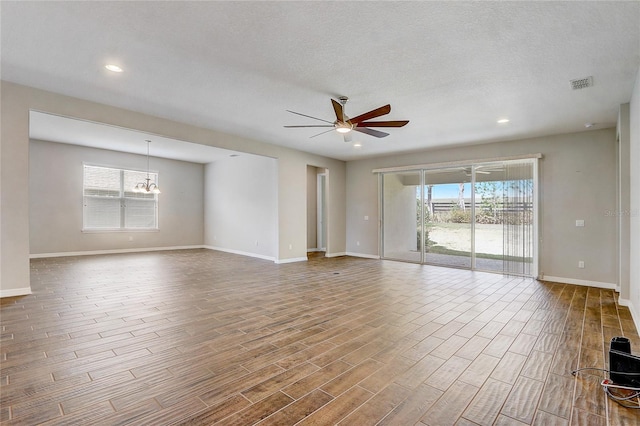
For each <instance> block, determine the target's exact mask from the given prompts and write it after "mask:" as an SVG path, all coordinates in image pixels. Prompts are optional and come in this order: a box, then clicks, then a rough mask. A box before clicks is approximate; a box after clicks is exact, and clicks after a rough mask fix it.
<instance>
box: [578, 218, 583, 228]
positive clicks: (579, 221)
mask: <svg viewBox="0 0 640 426" xmlns="http://www.w3.org/2000/svg"><path fill="white" fill-rule="evenodd" d="M576 226H580V227H582V226H584V219H577V220H576Z"/></svg>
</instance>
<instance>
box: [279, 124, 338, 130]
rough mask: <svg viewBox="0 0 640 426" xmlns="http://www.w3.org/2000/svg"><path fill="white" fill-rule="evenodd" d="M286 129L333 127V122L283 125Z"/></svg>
mask: <svg viewBox="0 0 640 426" xmlns="http://www.w3.org/2000/svg"><path fill="white" fill-rule="evenodd" d="M284 127H286V128H288V129H295V128H298V127H335V126H334V125H333V124H308V125H304V126H284Z"/></svg>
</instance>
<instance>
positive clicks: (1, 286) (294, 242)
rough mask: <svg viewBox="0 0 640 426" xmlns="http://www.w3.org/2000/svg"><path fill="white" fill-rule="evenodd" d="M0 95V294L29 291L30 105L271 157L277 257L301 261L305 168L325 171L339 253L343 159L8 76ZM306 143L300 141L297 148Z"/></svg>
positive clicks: (330, 251) (332, 244)
mask: <svg viewBox="0 0 640 426" xmlns="http://www.w3.org/2000/svg"><path fill="white" fill-rule="evenodd" d="M0 93H1V102H2V103H1V106H0V107H1V109H2V114H1V120H2V122H1V124H2V126H1V134H0V137H1V140H2V145H1V147H0V161H1V165H0V172H1V175H0V205H1V206H2V216H1V217H0V247H1V251H0V256H1V257H0V297H6V296H15V295H20V294H28V293H29V292H30V284H29V251H30V249H29V191H28V190H25V186H28V181H29V110H37V111H42V112H47V113H52V114H58V115H63V116H68V117H74V118H79V119H83V120H89V121H95V122H99V123H105V124H110V125H114V126H119V127H124V128H127V129H133V130H137V131H141V132H147V133H152V134H157V135H161V136H167V137H170V138H174V139H178V140H183V141H189V142H193V143H199V144H203V145H209V146H217V147H220V148H227V149H231V150H235V151H240V152H246V153H251V154H257V155H263V156H267V157H272V158H276V159H277V160H278V181H277V191H278V247H277V258H278V261H280V262H286V261H295V260H306V250H307V247H306V236H307V230H306V225H307V218H306V202H307V199H306V176H307V165H308V164H312V165H314V166H316V167H324V168H327V169H328V170H329V172H330V183H329V185H328V194H327V197H328V202H327V205H328V222H329V229H328V242H329V244H328V247H327V255H336V254H340V253H344V252H345V243H346V240H345V235H346V221H345V203H346V189H345V179H346V166H345V163H344V162H343V161H339V160H334V159H330V158H326V157H322V156H318V155H312V154H308V153H304V152H302V151H296V150H292V149H288V148H284V147H279V146H274V145H270V144H266V143H263V142H260V141H256V140H251V139H246V138H241V137H238V136H234V135H230V134H227V133H222V132H219V131H215V130H211V129H207V128H202V127H196V126H192V125H187V124H184V123H179V122H175V121H172V120H168V119H163V118H159V117H153V116H150V115H146V114H141V113H138V112H134V111H130V110H125V109H122V108H116V107H112V106H108V105H104V104H98V103H95V102H90V101H86V100H82V99H78V98H72V97H69V96H63V95H60V94H57V93H52V92H47V91H43V90H39V89H35V88H32V87H27V86H22V85H18V84H14V83H9V82H6V81H2V83H1V88H0ZM304 142H305V141H303V140H301V145H302V144H303V143H304Z"/></svg>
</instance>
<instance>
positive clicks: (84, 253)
mask: <svg viewBox="0 0 640 426" xmlns="http://www.w3.org/2000/svg"><path fill="white" fill-rule="evenodd" d="M201 248H205V246H201V245H196V246H173V247H144V248H130V249H113V250H87V251H67V252H62V253H36V254H30V255H29V259H42V258H47V257H68V256H93V255H96V254H118V253H141V252H145V251H166V250H192V249H201Z"/></svg>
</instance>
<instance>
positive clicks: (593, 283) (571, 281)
mask: <svg viewBox="0 0 640 426" xmlns="http://www.w3.org/2000/svg"><path fill="white" fill-rule="evenodd" d="M538 279H539V280H542V281H553V282H555V283H562V284H575V285H583V286H586V287H598V288H606V289H609V290H615V289H616V284H614V283H603V282H600V281H589V280H577V279H574V278H563V277H552V276H549V275H543V276H542V277H541V278H538Z"/></svg>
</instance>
